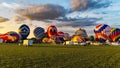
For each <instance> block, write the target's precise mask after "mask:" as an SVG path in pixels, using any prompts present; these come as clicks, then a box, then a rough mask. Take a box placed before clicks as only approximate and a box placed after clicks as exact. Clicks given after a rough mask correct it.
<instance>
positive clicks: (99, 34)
mask: <svg viewBox="0 0 120 68" xmlns="http://www.w3.org/2000/svg"><path fill="white" fill-rule="evenodd" d="M110 30H111V28H110V26H108V25H106V24H100V25H97V26H96V27H95V29H94V33H95V36H96V38H97V39H99V40H98V41H104V42H105V41H106V40H109V35H110Z"/></svg>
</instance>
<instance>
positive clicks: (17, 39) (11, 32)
mask: <svg viewBox="0 0 120 68" xmlns="http://www.w3.org/2000/svg"><path fill="white" fill-rule="evenodd" d="M6 34H9V35H10V36H12V37H13V39H14V40H13V41H11V42H18V41H19V40H20V39H21V36H20V35H19V34H18V33H16V32H14V31H10V32H7V33H6Z"/></svg>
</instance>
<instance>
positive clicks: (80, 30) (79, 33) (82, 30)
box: [75, 28, 88, 38]
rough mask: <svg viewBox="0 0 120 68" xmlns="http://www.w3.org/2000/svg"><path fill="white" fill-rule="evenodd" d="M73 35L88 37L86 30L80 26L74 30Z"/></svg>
mask: <svg viewBox="0 0 120 68" xmlns="http://www.w3.org/2000/svg"><path fill="white" fill-rule="evenodd" d="M75 35H76V36H81V37H83V38H87V37H88V35H87V32H86V30H84V29H81V28H80V29H79V30H77V31H76V32H75Z"/></svg>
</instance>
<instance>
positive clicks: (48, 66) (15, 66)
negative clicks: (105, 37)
mask: <svg viewBox="0 0 120 68" xmlns="http://www.w3.org/2000/svg"><path fill="white" fill-rule="evenodd" d="M0 68H120V46H63V45H52V44H51V45H49V44H34V45H33V46H32V47H25V46H22V45H21V46H19V45H18V44H0Z"/></svg>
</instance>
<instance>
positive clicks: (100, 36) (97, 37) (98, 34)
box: [95, 33, 109, 43]
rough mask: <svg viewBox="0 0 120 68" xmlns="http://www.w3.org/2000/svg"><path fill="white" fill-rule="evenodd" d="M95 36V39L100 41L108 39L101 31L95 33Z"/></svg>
mask: <svg viewBox="0 0 120 68" xmlns="http://www.w3.org/2000/svg"><path fill="white" fill-rule="evenodd" d="M95 37H96V39H97V41H99V42H102V43H103V42H105V41H106V40H108V39H109V37H108V36H107V35H105V34H102V33H97V34H95Z"/></svg>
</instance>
